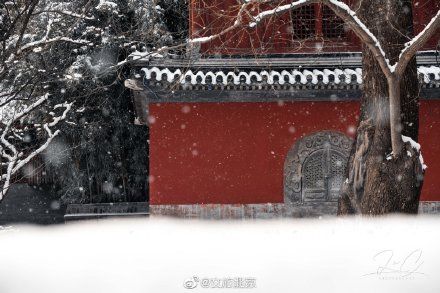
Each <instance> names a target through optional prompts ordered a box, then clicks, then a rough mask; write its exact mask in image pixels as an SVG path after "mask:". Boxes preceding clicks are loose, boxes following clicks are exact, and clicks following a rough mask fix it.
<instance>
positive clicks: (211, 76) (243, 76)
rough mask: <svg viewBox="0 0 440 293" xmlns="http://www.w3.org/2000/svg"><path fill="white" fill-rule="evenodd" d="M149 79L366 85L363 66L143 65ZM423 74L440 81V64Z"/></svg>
mask: <svg viewBox="0 0 440 293" xmlns="http://www.w3.org/2000/svg"><path fill="white" fill-rule="evenodd" d="M141 72H142V73H143V74H144V78H145V79H146V80H156V81H166V82H168V83H172V82H178V83H181V84H192V85H197V84H200V85H205V84H223V85H227V84H234V85H240V84H247V85H251V84H260V83H266V84H270V85H272V84H279V85H306V84H313V85H317V84H326V85H327V84H341V83H344V84H358V85H360V84H362V69H361V68H355V69H349V68H347V69H320V70H318V69H311V70H309V69H302V70H297V69H295V70H282V71H276V70H269V71H267V70H262V71H248V72H245V71H222V70H218V71H201V70H199V71H192V70H187V71H182V70H180V69H176V70H174V71H171V70H170V69H169V68H162V69H160V68H158V67H151V68H142V69H141ZM418 73H419V77H420V78H421V81H422V82H423V83H425V84H429V83H431V82H435V83H437V82H439V81H440V67H438V66H419V67H418Z"/></svg>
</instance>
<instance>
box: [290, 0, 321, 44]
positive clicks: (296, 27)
mask: <svg viewBox="0 0 440 293" xmlns="http://www.w3.org/2000/svg"><path fill="white" fill-rule="evenodd" d="M292 24H293V37H294V38H295V39H310V38H313V37H314V36H315V30H316V29H315V24H316V15H315V5H307V6H303V7H300V8H298V9H293V10H292Z"/></svg>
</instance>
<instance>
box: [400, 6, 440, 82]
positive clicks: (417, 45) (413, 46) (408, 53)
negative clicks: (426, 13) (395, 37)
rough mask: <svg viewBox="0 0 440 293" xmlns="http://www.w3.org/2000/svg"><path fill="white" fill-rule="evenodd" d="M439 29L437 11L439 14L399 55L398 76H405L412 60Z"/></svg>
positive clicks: (439, 23) (439, 22) (439, 17)
mask: <svg viewBox="0 0 440 293" xmlns="http://www.w3.org/2000/svg"><path fill="white" fill-rule="evenodd" d="M439 27H440V10H439V11H437V14H436V15H435V16H434V17H433V18H432V19H431V21H430V22H429V23H428V25H427V26H426V27H425V28H424V29H423V30H422V31H421V32H420V33H419V34H418V35H417V36H415V37H414V38H413V39H412V40H411V41H409V42H407V43H406V44H405V48H403V50H402V52H401V53H400V55H399V61H398V62H397V64H396V65H395V67H396V72H397V73H398V74H403V72H404V71H405V68H406V66H407V65H408V62H409V61H410V60H411V58H412V57H413V56H414V55H415V54H416V53H417V51H418V50H420V49H421V48H422V46H423V45H424V44H425V43H426V41H427V40H428V39H429V38H431V37H432V36H433V35H434V33H435V32H436V31H437V30H438V28H439Z"/></svg>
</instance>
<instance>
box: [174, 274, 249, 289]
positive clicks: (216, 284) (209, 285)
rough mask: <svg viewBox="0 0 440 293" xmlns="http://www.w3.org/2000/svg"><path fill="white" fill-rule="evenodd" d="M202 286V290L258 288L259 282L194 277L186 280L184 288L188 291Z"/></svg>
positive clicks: (241, 278)
mask: <svg viewBox="0 0 440 293" xmlns="http://www.w3.org/2000/svg"><path fill="white" fill-rule="evenodd" d="M198 286H200V288H202V289H217V288H223V289H224V288H232V289H234V288H251V289H252V288H256V287H257V281H256V279H255V278H243V277H234V278H229V277H228V278H216V277H211V278H199V277H197V276H193V277H192V278H189V279H186V280H185V281H184V282H183V287H184V288H186V289H194V288H197V287H198Z"/></svg>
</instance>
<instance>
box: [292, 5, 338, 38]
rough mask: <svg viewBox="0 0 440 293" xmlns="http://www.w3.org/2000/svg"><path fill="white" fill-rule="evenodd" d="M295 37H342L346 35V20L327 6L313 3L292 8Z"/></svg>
mask: <svg viewBox="0 0 440 293" xmlns="http://www.w3.org/2000/svg"><path fill="white" fill-rule="evenodd" d="M291 17H292V26H293V38H294V39H297V40H305V39H315V38H316V39H322V38H324V39H341V38H345V37H346V32H345V28H344V22H343V21H342V20H341V19H340V18H339V17H338V16H336V14H335V13H334V12H333V11H332V10H331V9H330V8H328V7H327V6H325V5H322V4H311V5H307V6H302V7H300V8H298V9H293V10H292V14H291Z"/></svg>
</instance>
